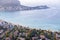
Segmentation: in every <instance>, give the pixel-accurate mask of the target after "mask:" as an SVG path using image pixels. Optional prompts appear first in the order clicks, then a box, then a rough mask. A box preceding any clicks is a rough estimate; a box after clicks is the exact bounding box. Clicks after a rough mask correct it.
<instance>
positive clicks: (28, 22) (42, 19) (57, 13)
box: [0, 8, 60, 31]
mask: <svg viewBox="0 0 60 40" xmlns="http://www.w3.org/2000/svg"><path fill="white" fill-rule="evenodd" d="M0 19H1V20H5V21H8V22H12V23H15V24H20V25H24V26H29V27H30V28H36V29H44V30H52V31H58V30H60V9H59V8H50V9H42V10H30V11H17V12H0Z"/></svg>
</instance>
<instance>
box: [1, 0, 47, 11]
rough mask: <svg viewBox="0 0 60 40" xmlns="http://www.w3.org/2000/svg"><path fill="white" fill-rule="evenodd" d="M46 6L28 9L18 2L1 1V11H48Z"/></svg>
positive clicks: (16, 0)
mask: <svg viewBox="0 0 60 40" xmlns="http://www.w3.org/2000/svg"><path fill="white" fill-rule="evenodd" d="M46 8H48V7H47V6H46V5H45V6H36V7H28V6H24V5H21V4H20V2H19V1H18V0H0V11H22V10H35V9H46Z"/></svg>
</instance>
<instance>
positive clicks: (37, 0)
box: [19, 0, 60, 6]
mask: <svg viewBox="0 0 60 40" xmlns="http://www.w3.org/2000/svg"><path fill="white" fill-rule="evenodd" d="M19 1H20V2H21V4H23V5H28V6H36V5H45V4H46V5H58V4H59V3H60V0H19Z"/></svg>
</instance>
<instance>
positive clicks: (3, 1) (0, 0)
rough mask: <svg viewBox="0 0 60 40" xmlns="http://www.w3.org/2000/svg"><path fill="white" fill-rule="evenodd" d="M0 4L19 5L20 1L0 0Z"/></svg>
mask: <svg viewBox="0 0 60 40" xmlns="http://www.w3.org/2000/svg"><path fill="white" fill-rule="evenodd" d="M0 5H2V6H14V5H20V2H19V1H18V0H0Z"/></svg>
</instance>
